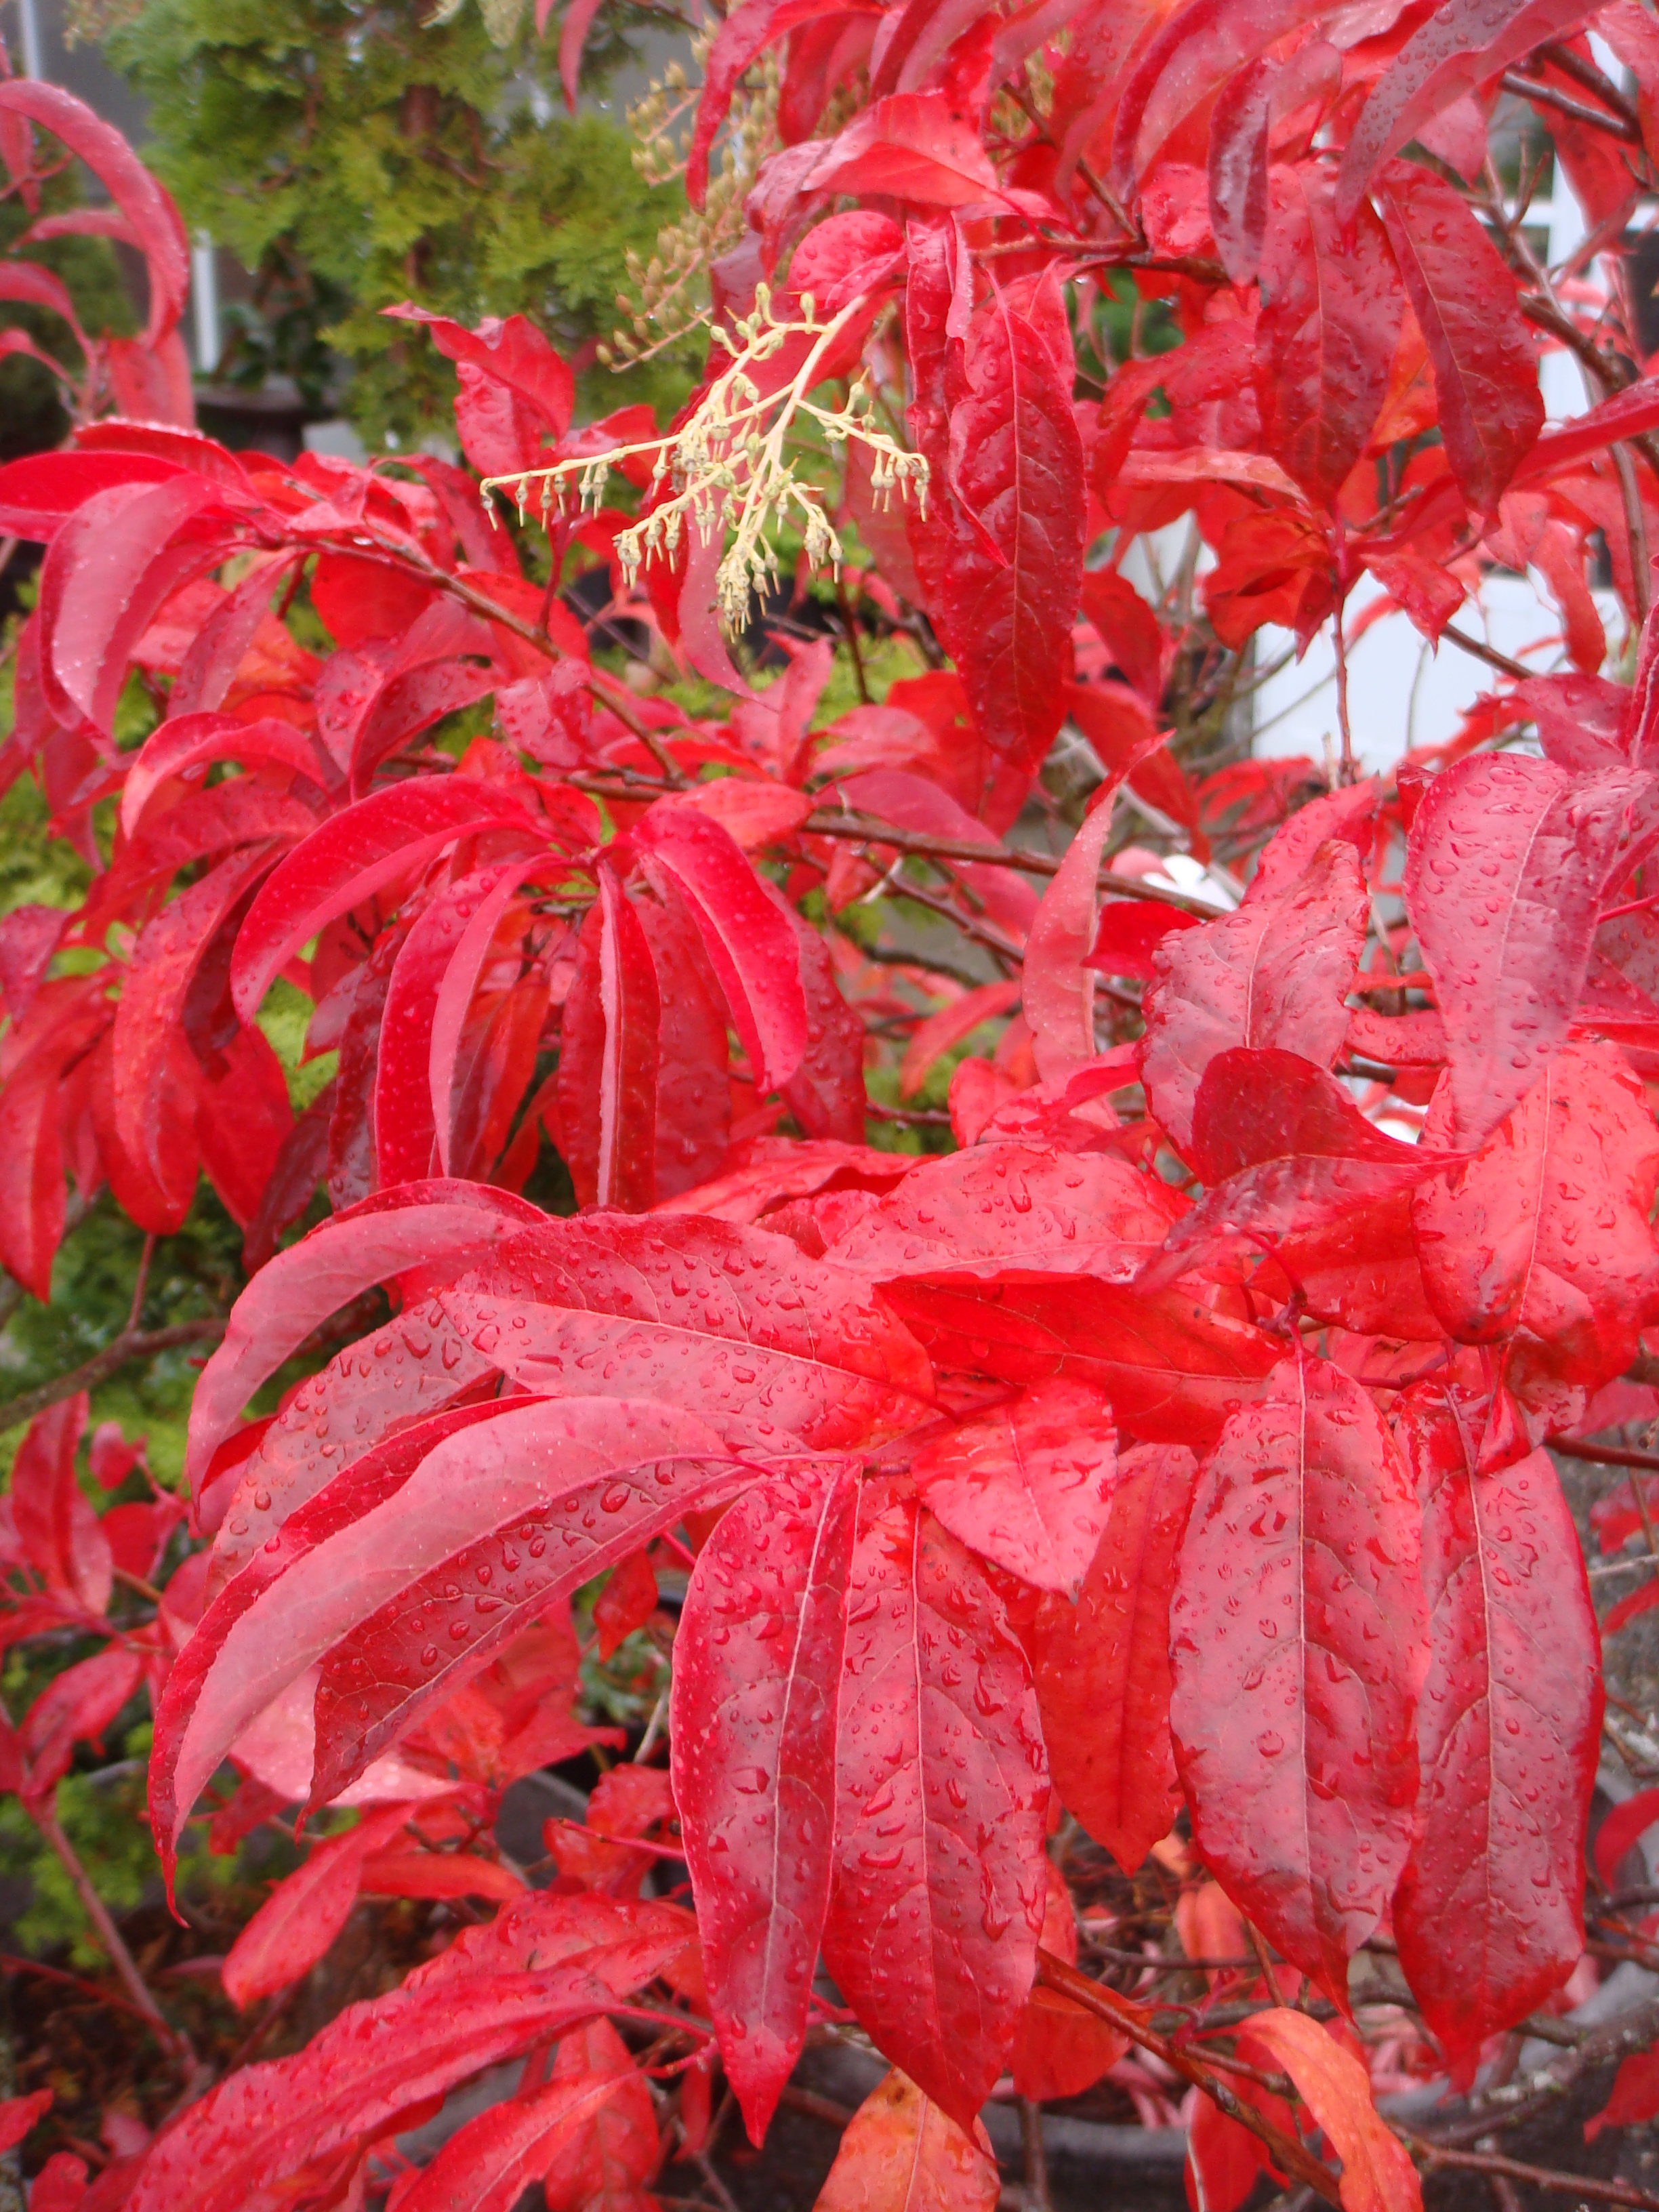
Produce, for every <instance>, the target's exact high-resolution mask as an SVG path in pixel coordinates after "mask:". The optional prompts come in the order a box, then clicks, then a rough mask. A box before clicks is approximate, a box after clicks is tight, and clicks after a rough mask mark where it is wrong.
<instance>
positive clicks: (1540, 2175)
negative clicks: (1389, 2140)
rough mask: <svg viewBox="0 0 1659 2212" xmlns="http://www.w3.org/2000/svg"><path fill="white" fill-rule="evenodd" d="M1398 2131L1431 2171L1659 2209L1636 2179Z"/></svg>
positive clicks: (1643, 2211)
mask: <svg viewBox="0 0 1659 2212" xmlns="http://www.w3.org/2000/svg"><path fill="white" fill-rule="evenodd" d="M1395 2134H1396V2135H1397V2136H1399V2138H1400V2140H1401V2142H1403V2143H1404V2144H1405V2145H1406V2146H1407V2148H1408V2149H1410V2150H1412V2151H1413V2152H1415V2153H1416V2154H1417V2155H1418V2156H1419V2158H1421V2159H1422V2160H1423V2161H1424V2162H1425V2165H1426V2166H1429V2167H1430V2169H1431V2170H1432V2169H1433V2168H1434V2167H1435V2166H1456V2167H1457V2168H1458V2169H1459V2170H1460V2172H1465V2173H1485V2174H1492V2175H1501V2176H1502V2177H1503V2178H1504V2179H1505V2180H1508V2181H1527V2182H1530V2183H1531V2185H1532V2186H1533V2187H1534V2189H1551V2190H1559V2191H1560V2193H1561V2194H1562V2195H1563V2196H1565V2197H1589V2198H1590V2199H1592V2200H1593V2202H1595V2203H1597V2204H1633V2205H1636V2206H1637V2207H1638V2212H1659V2197H1656V2196H1655V2195H1654V2194H1653V2192H1652V2191H1651V2190H1647V2189H1642V2188H1639V2187H1638V2185H1637V2184H1636V2183H1635V2182H1633V2181H1598V2180H1595V2179H1593V2178H1592V2177H1590V2176H1589V2175H1588V2174H1583V2173H1559V2172H1553V2170H1552V2169H1551V2168H1550V2167H1548V2166H1528V2165H1526V2164H1525V2163H1524V2162H1523V2161H1522V2160H1520V2159H1518V2158H1505V2157H1504V2155H1503V2154H1502V2153H1501V2152H1499V2151H1492V2150H1448V2149H1446V2148H1444V2147H1443V2145H1441V2144H1439V2143H1437V2142H1432V2141H1431V2139H1430V2137H1428V2136H1419V2134H1418V2133H1417V2132H1416V2130H1414V2129H1413V2128H1407V2127H1399V2126H1396V2127H1395Z"/></svg>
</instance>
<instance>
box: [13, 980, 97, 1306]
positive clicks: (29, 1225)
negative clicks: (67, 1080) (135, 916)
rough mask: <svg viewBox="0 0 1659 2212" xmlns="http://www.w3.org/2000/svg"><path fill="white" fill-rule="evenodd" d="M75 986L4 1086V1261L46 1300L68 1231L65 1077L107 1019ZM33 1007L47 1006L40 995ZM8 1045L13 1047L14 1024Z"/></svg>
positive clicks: (37, 1009) (19, 1053)
mask: <svg viewBox="0 0 1659 2212" xmlns="http://www.w3.org/2000/svg"><path fill="white" fill-rule="evenodd" d="M54 988H55V987H53V986H50V985H49V986H47V989H48V991H52V990H53V989H54ZM75 990H76V987H74V986H71V987H70V993H65V994H64V1000H63V1001H62V1003H61V1005H60V1006H59V1007H58V1008H55V1009H54V1010H53V1011H54V1013H55V1014H56V1015H57V1018H55V1019H49V1020H48V1021H47V1022H46V1023H45V1024H41V1026H40V1028H39V1029H37V1030H36V1037H35V1042H34V1044H33V1048H28V1047H24V1048H22V1049H21V1050H18V1051H17V1056H16V1057H15V1059H12V1060H11V1061H10V1066H9V1069H8V1071H7V1074H6V1079H5V1082H4V1085H3V1086H0V1261H3V1262H4V1265H5V1267H6V1268H7V1270H8V1272H9V1273H11V1274H12V1275H14V1276H15V1278H16V1279H17V1280H18V1281H19V1282H20V1283H21V1284H22V1285H24V1287H25V1288H26V1289H27V1290H29V1291H32V1292H33V1295H34V1296H35V1297H37V1298H38V1299H39V1300H40V1303H41V1304H42V1305H46V1304H49V1303H50V1301H51V1298H52V1261H53V1259H54V1258H55V1256H56V1255H57V1251H58V1244H59V1243H60V1242H61V1241H62V1238H63V1234H64V1146H63V1139H62V1136H61V1133H60V1129H59V1121H60V1109H61V1106H62V1103H63V1085H64V1075H65V1073H66V1072H67V1070H68V1068H69V1067H70V1066H71V1065H72V1064H73V1063H74V1062H75V1061H76V1060H80V1059H81V1057H82V1054H84V1053H85V1051H86V1049H87V1048H88V1046H89V1045H90V1044H91V1043H92V1042H93V1041H94V1038H96V1037H97V1036H98V1034H99V1032H100V1030H102V1029H103V1028H104V1024H105V1022H106V1019H107V1013H106V1011H105V1010H104V1009H102V1008H100V1007H99V1006H95V1005H93V1004H88V1003H84V1002H80V1003H77V1002H76V999H75V998H72V997H71V995H70V994H71V993H74V992H75ZM43 1011H44V1010H43V1008H42V1007H41V1006H40V1002H39V1000H37V1003H36V1006H35V1008H34V1009H33V1012H35V1014H36V1015H37V1016H39V1015H40V1013H41V1012H43ZM16 1042H17V1031H16V1030H15V1029H14V1030H13V1031H12V1036H11V1038H10V1039H9V1043H11V1044H12V1045H13V1047H14V1048H16Z"/></svg>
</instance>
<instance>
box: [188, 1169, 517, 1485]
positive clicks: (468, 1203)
mask: <svg viewBox="0 0 1659 2212" xmlns="http://www.w3.org/2000/svg"><path fill="white" fill-rule="evenodd" d="M542 1218H543V1216H542V1215H541V1214H540V1213H539V1212H538V1210H537V1209H536V1208H535V1207H534V1206H527V1205H526V1203H525V1201H524V1200H522V1199H519V1198H514V1197H513V1196H512V1195H511V1194H509V1193H507V1192H506V1191H497V1190H490V1189H488V1188H483V1186H480V1185H478V1184H476V1183H459V1182H426V1183H410V1184H405V1185H404V1187H403V1188H401V1189H399V1190H397V1191H390V1192H387V1193H386V1195H385V1196H384V1197H379V1198H371V1199H367V1200H364V1202H363V1204H362V1206H354V1207H353V1208H352V1209H351V1211H350V1212H349V1213H344V1214H337V1215H336V1216H335V1218H333V1219H332V1220H331V1221H325V1222H324V1223H323V1224H322V1225H321V1226H320V1227H319V1228H317V1229H315V1230H313V1231H312V1233H311V1235H310V1236H309V1237H307V1238H305V1239H304V1241H303V1242H302V1243H299V1244H295V1245H291V1246H290V1247H289V1249H288V1250H287V1251H285V1252H281V1253H279V1254H278V1255H276V1258H275V1259H274V1260H272V1261H270V1264H269V1266H267V1267H264V1268H263V1269H262V1270H261V1271H260V1273H258V1275H257V1276H256V1277H255V1278H254V1280H253V1281H252V1283H251V1284H250V1285H249V1286H248V1288H247V1289H246V1291H243V1293H242V1295H241V1297H240V1298H239V1299H238V1300H237V1302H236V1305H235V1309H234V1311H233V1313H232V1315H231V1319H230V1326H229V1328H228V1329H227V1330H226V1331H225V1335H224V1340H223V1342H222V1344H221V1345H220V1346H219V1348H218V1349H217V1351H216V1352H215V1353H214V1355H213V1357H212V1358H211V1359H210V1360H209V1362H208V1364H207V1366H206V1367H205V1369H204V1370H203V1374H202V1379H201V1381H200V1382H199V1383H197V1386H196V1395H195V1399H194V1401H193V1402H192V1404H191V1415H190V1441H189V1443H188V1446H187V1448H186V1451H185V1473H186V1474H187V1475H188V1476H189V1478H190V1480H191V1486H192V1488H193V1489H194V1490H195V1492H197V1495H198V1496H199V1494H200V1490H201V1485H202V1481H203V1478H204V1475H205V1474H206V1472H207V1467H208V1462H210V1460H211V1458H212V1457H213V1455H214V1453H215V1452H216V1450H217V1449H218V1447H219V1445H220V1444H221V1443H222V1442H223V1441H224V1438H225V1437H227V1436H228V1434H229V1432H230V1431H231V1429H232V1428H233V1426H234V1425H235V1422H236V1419H237V1416H238V1415H239V1414H240V1412H241V1410H242V1408H243V1407H244V1406H245V1405H246V1403H247V1401H248V1400H249V1399H250V1398H251V1397H252V1395H253V1393H254V1392H255V1391H256V1390H257V1389H258V1387H259V1385H260V1384H261V1383H263V1382H264V1381H265V1380H266V1378H267V1377H268V1376H271V1375H273V1374H275V1373H276V1370H277V1368H279V1367H280V1366H281V1365H282V1364H283V1361H284V1360H285V1359H287V1358H289V1356H290V1354H291V1353H293V1352H295V1351H297V1350H298V1348H299V1346H301V1344H303V1343H304V1342H305V1340H306V1338H307V1336H309V1334H311V1332H312V1330H313V1328H316V1327H317V1325H318V1324H319V1322H324V1321H326V1320H327V1319H328V1317H329V1316H330V1315H331V1313H334V1312H335V1311H337V1309H338V1308H339V1307H341V1306H343V1305H344V1304H347V1303H348V1302H349V1300H350V1299H352V1298H355V1297H358V1296H359V1295H360V1294H361V1293H362V1291H366V1290H369V1289H372V1288H373V1286H374V1285H375V1284H377V1283H380V1282H384V1281H386V1280H388V1279H390V1278H391V1277H392V1276H393V1275H396V1274H398V1273H402V1272H403V1271H404V1269H406V1268H409V1267H414V1266H416V1265H419V1264H425V1265H428V1266H430V1265H434V1264H436V1263H441V1261H443V1260H445V1259H446V1258H449V1257H453V1258H454V1259H455V1260H457V1261H460V1260H461V1259H462V1258H463V1257H464V1255H468V1254H472V1253H481V1252H483V1251H485V1250H487V1249H489V1246H490V1245H491V1244H493V1243H495V1242H496V1241H497V1240H499V1239H500V1238H501V1237H504V1236H507V1235H509V1234H510V1233H511V1232H512V1231H513V1230H514V1229H523V1228H525V1227H526V1226H527V1225H531V1224H532V1223H536V1222H539V1221H540V1220H541V1219H542Z"/></svg>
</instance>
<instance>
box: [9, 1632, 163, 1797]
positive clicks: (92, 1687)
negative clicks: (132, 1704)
mask: <svg viewBox="0 0 1659 2212" xmlns="http://www.w3.org/2000/svg"><path fill="white" fill-rule="evenodd" d="M143 1671H144V1662H143V1659H142V1658H141V1657H140V1656H139V1655H138V1653H137V1652H136V1651H131V1650H126V1649H125V1647H124V1646H123V1645H121V1644H106V1646H105V1648H104V1650H101V1651H100V1652H97V1653H96V1654H94V1656H93V1657H92V1658H90V1659H81V1660H77V1661H76V1664H75V1665H74V1666H73V1667H66V1668H64V1672H63V1673H62V1674H58V1675H54V1676H53V1678H52V1680H51V1681H50V1682H49V1683H48V1684H47V1685H46V1688H45V1689H44V1690H43V1691H42V1692H40V1696H39V1697H38V1698H37V1699H35V1701H34V1703H33V1705H31V1706H30V1707H29V1709H28V1711H27V1713H25V1714H24V1716H23V1720H22V1724H21V1727H20V1728H19V1729H18V1731H17V1741H18V1745H19V1747H20V1748H21V1751H22V1753H23V1756H24V1758H25V1759H26V1760H27V1766H28V1772H27V1778H26V1780H25V1782H24V1784H23V1793H22V1794H23V1796H24V1797H25V1798H26V1799H27V1801H29V1802H32V1803H33V1802H38V1801H39V1800H40V1798H42V1797H50V1796H51V1794H52V1790H55V1789H56V1788H57V1786H58V1782H59V1781H60V1780H61V1779H62V1778H63V1777H64V1775H65V1774H67V1773H68V1771H69V1769H70V1761H71V1760H72V1759H73V1758H74V1756H75V1747H76V1744H77V1743H85V1742H94V1743H98V1744H100V1746H101V1740H102V1737H103V1734H104V1731H105V1729H107V1728H108V1727H109V1726H110V1725H111V1723H112V1722H113V1721H114V1720H115V1718H116V1717H117V1716H118V1713H119V1712H120V1711H121V1709H122V1707H123V1706H124V1705H125V1704H126V1702H127V1700H128V1699H130V1698H131V1696H132V1694H133V1692H134V1691H135V1690H137V1687H138V1685H139V1682H140V1681H141V1680H143Z"/></svg>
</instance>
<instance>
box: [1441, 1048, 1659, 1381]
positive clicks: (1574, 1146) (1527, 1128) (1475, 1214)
mask: <svg viewBox="0 0 1659 2212" xmlns="http://www.w3.org/2000/svg"><path fill="white" fill-rule="evenodd" d="M1448 1088H1449V1086H1448ZM1449 1119H1450V1112H1449V1097H1448V1096H1447V1094H1446V1092H1444V1091H1443V1092H1440V1093H1437V1097H1436V1101H1435V1104H1434V1106H1433V1108H1432V1109H1431V1115H1430V1120H1429V1123H1428V1125H1427V1127H1425V1140H1431V1139H1432V1138H1433V1137H1434V1136H1435V1135H1436V1134H1437V1133H1438V1131H1439V1128H1440V1127H1442V1126H1443V1125H1444V1123H1445V1122H1447V1121H1449ZM1656 1188H1659V1134H1656V1133H1655V1130H1654V1126H1653V1117H1652V1115H1651V1113H1650V1111H1649V1109H1648V1106H1647V1103H1646V1100H1645V1098H1644V1096H1643V1091H1642V1085H1641V1083H1640V1081H1639V1080H1638V1078H1637V1077H1636V1076H1635V1075H1633V1074H1632V1073H1631V1071H1630V1068H1629V1067H1628V1066H1627V1065H1626V1061H1625V1060H1624V1059H1623V1058H1622V1057H1621V1055H1620V1054H1619V1053H1618V1052H1617V1051H1615V1050H1614V1049H1613V1047H1612V1046H1610V1045H1601V1044H1573V1045H1569V1046H1568V1047H1567V1048H1565V1051H1564V1052H1562V1053H1561V1054H1560V1056H1559V1058H1558V1059H1557V1060H1554V1061H1553V1062H1552V1063H1551V1064H1550V1066H1547V1068H1546V1069H1545V1070H1544V1073H1543V1074H1542V1075H1541V1077H1540V1078H1539V1079H1538V1081H1537V1082H1536V1083H1535V1084H1534V1086H1533V1088H1532V1089H1531V1090H1530V1091H1528V1094H1527V1096H1526V1097H1524V1098H1523V1099H1522V1102H1521V1103H1520V1104H1519V1105H1518V1106H1517V1107H1516V1108H1515V1109H1514V1110H1513V1111H1512V1112H1511V1113H1510V1115H1508V1117H1507V1118H1506V1119H1505V1120H1504V1121H1502V1122H1500V1123H1499V1124H1498V1127H1497V1128H1496V1129H1495V1130H1494V1131H1493V1132H1492V1135H1491V1136H1490V1137H1488V1138H1487V1139H1486V1143H1485V1144H1484V1145H1483V1146H1481V1148H1480V1152H1477V1153H1476V1154H1475V1156H1474V1158H1473V1159H1472V1160H1470V1161H1469V1162H1468V1164H1467V1165H1465V1166H1463V1167H1462V1168H1457V1169H1455V1170H1452V1172H1451V1173H1449V1174H1448V1175H1444V1176H1438V1177H1437V1178H1436V1180H1435V1181H1434V1182H1431V1183H1429V1184H1427V1185H1426V1186H1425V1188H1423V1189H1421V1190H1419V1192H1418V1193H1417V1194H1416V1196H1415V1198H1414V1199H1413V1204H1412V1226H1413V1233H1414V1235H1415V1237H1416V1240H1417V1249H1418V1256H1419V1260H1420V1261H1421V1263H1422V1267H1423V1282H1424V1287H1425V1290H1426V1291H1427V1293H1428V1298H1429V1304H1430V1305H1431V1307H1432V1308H1433V1310H1434V1312H1435V1314H1436V1315H1437V1317H1438V1319H1439V1321H1440V1322H1441V1324H1442V1326H1443V1328H1444V1329H1445V1330H1446V1333H1447V1334H1448V1335H1449V1336H1454V1337H1455V1338H1457V1339H1458V1340H1460V1341H1461V1342H1463V1343H1465V1344H1493V1343H1502V1342H1504V1340H1509V1339H1514V1338H1516V1336H1517V1334H1518V1336H1519V1341H1517V1342H1516V1344H1515V1346H1514V1349H1513V1352H1512V1355H1511V1361H1510V1367H1511V1370H1512V1372H1513V1373H1514V1374H1515V1375H1516V1376H1520V1377H1525V1376H1531V1375H1537V1376H1559V1377H1561V1378H1563V1379H1565V1380H1566V1381H1568V1382H1573V1383H1584V1384H1586V1385H1587V1386H1588V1387H1589V1389H1597V1388H1598V1387H1599V1386H1600V1385H1601V1383H1604V1382H1607V1381H1610V1380H1611V1379H1612V1377H1613V1376H1615V1375H1620V1374H1622V1373H1623V1371H1624V1370H1625V1369H1626V1367H1627V1366H1628V1365H1629V1364H1630V1362H1631V1360H1632V1358H1634V1357H1635V1354H1636V1349H1637V1339H1638V1334H1639V1332H1640V1330H1641V1328H1642V1326H1643V1323H1644V1321H1645V1320H1646V1319H1647V1318H1648V1317H1649V1316H1650V1315H1651V1314H1652V1313H1653V1312H1654V1310H1655V1308H1656V1300H1659V1249H1656V1248H1655V1244H1654V1237H1653V1231H1652V1230H1651V1228H1650V1225H1649V1224H1650V1217H1651V1215H1652V1212H1653V1201H1654V1195H1655V1191H1656ZM1587 1190H1593V1191H1594V1193H1595V1223H1596V1226H1595V1235H1594V1237H1589V1238H1586V1237H1585V1236H1584V1233H1583V1231H1584V1213H1583V1206H1584V1194H1585V1192H1586V1191H1587ZM1516 1387H1517V1388H1521V1387H1523V1386H1522V1383H1519V1382H1517V1383H1516Z"/></svg>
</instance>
